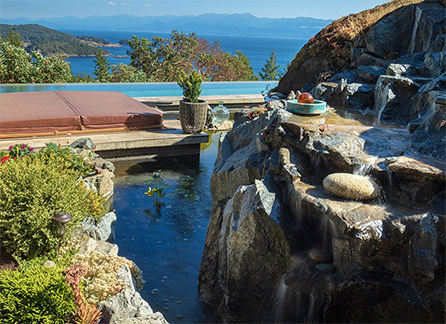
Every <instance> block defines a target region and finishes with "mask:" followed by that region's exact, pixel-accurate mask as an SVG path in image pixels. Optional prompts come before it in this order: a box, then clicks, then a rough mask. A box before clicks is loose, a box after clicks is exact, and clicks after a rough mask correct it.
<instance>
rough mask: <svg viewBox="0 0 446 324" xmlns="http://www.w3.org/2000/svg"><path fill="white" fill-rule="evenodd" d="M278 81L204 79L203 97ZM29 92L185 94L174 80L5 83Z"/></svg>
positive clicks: (3, 88) (2, 89)
mask: <svg viewBox="0 0 446 324" xmlns="http://www.w3.org/2000/svg"><path fill="white" fill-rule="evenodd" d="M277 84H278V81H256V82H203V84H202V86H201V88H202V91H203V92H202V93H201V95H202V96H207V95H216V96H218V95H244V94H261V93H262V92H265V93H266V92H268V91H267V90H266V89H269V90H270V89H272V88H274V87H276V86H277ZM29 91H119V92H123V93H125V94H126V95H128V96H130V97H167V96H182V93H181V88H180V87H179V86H178V84H176V83H173V82H159V83H60V84H2V85H0V93H8V92H29Z"/></svg>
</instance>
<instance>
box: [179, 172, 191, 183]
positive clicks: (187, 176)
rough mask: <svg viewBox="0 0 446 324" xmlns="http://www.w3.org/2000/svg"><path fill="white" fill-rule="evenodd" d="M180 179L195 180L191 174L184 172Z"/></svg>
mask: <svg viewBox="0 0 446 324" xmlns="http://www.w3.org/2000/svg"><path fill="white" fill-rule="evenodd" d="M180 180H182V181H188V182H190V181H192V180H194V178H192V177H191V176H190V175H187V174H182V175H180Z"/></svg>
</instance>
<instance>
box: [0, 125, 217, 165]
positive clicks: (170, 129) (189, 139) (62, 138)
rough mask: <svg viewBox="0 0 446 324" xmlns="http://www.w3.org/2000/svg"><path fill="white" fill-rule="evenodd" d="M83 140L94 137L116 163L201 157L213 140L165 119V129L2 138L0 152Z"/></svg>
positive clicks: (102, 151)
mask: <svg viewBox="0 0 446 324" xmlns="http://www.w3.org/2000/svg"><path fill="white" fill-rule="evenodd" d="M79 138H90V139H91V140H92V141H93V143H95V145H96V149H95V152H96V153H97V154H99V156H101V157H103V158H106V159H109V160H111V161H113V162H120V161H137V160H138V161H139V160H141V161H143V160H150V159H154V158H161V157H173V156H185V155H197V154H199V153H200V144H201V143H207V142H208V141H209V135H208V134H206V133H200V134H185V133H184V132H183V130H182V129H181V125H180V121H179V120H165V121H164V127H163V128H161V129H147V130H136V131H120V132H95V133H85V134H73V135H58V136H56V135H52V136H34V137H18V138H8V139H1V140H0V149H6V148H8V147H9V146H11V145H14V144H28V145H29V146H31V147H34V148H35V149H36V150H39V149H41V148H43V147H44V146H45V143H47V142H55V143H58V144H59V145H61V146H63V147H65V146H68V145H70V144H71V143H73V142H74V141H75V140H77V139H79Z"/></svg>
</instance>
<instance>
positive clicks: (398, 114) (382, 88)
mask: <svg viewBox="0 0 446 324" xmlns="http://www.w3.org/2000/svg"><path fill="white" fill-rule="evenodd" d="M418 89H419V85H418V84H417V83H416V82H414V81H413V80H412V79H409V78H407V77H399V76H389V75H382V76H380V77H379V79H378V82H377V83H376V88H375V106H374V110H375V111H376V113H377V115H378V120H388V121H389V120H390V121H393V122H397V123H400V124H402V125H404V126H405V125H407V124H408V123H409V121H410V120H411V118H410V112H409V110H408V109H407V107H408V106H410V104H411V101H412V98H413V96H414V95H415V94H416V93H417V91H418Z"/></svg>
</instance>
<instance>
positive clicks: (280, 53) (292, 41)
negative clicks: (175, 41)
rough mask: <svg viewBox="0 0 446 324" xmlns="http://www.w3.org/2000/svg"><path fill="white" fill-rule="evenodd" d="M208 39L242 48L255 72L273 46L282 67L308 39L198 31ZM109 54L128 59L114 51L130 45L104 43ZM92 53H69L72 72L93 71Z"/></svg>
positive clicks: (121, 35) (107, 35)
mask: <svg viewBox="0 0 446 324" xmlns="http://www.w3.org/2000/svg"><path fill="white" fill-rule="evenodd" d="M61 31H62V32H65V33H68V34H71V35H75V36H95V37H100V38H103V39H105V40H107V41H109V42H111V43H118V42H119V41H120V40H121V39H130V38H132V36H133V35H136V36H138V37H140V38H142V37H146V38H148V39H149V40H150V39H151V38H152V37H154V36H161V37H164V38H168V37H169V34H163V33H148V32H138V31H97V30H61ZM199 36H200V37H204V38H206V39H207V40H208V41H215V40H218V42H219V44H220V45H221V47H222V50H224V51H226V52H230V53H234V54H235V52H236V51H237V50H239V51H242V52H243V53H244V54H245V55H246V56H247V57H248V58H249V59H250V62H251V66H252V67H253V70H254V72H255V73H256V74H257V73H259V72H261V69H262V67H263V66H264V64H265V62H266V60H267V59H268V58H269V56H270V54H271V51H272V50H274V52H275V53H276V56H277V64H279V65H280V66H281V68H282V67H283V68H285V67H286V65H287V64H289V63H291V61H292V60H293V58H294V55H295V54H297V53H298V52H299V50H300V49H301V48H302V46H303V45H305V43H306V42H307V41H308V39H306V38H299V37H298V36H296V37H295V38H263V37H242V36H215V35H199ZM103 49H106V50H107V51H109V52H110V53H111V54H112V57H107V60H108V62H109V63H110V64H111V65H112V64H116V65H117V64H118V63H125V64H129V63H130V58H128V57H126V58H116V57H113V56H114V55H126V54H127V51H128V50H129V49H130V47H129V46H123V47H104V48H103ZM93 60H94V57H71V58H69V59H68V62H70V63H71V70H72V71H73V73H74V74H77V73H82V72H85V73H86V74H92V73H93V71H94V66H95V63H94V61H93Z"/></svg>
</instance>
